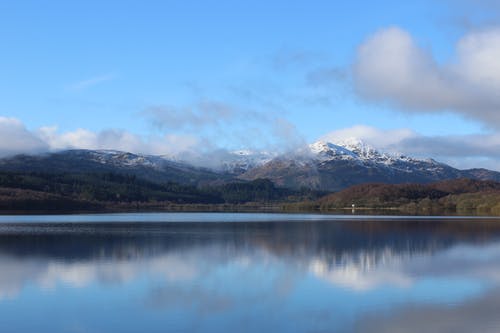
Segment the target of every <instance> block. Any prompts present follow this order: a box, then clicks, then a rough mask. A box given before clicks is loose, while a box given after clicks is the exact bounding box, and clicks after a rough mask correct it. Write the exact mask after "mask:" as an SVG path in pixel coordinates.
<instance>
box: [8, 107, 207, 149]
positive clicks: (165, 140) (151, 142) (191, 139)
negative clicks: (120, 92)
mask: <svg viewBox="0 0 500 333" xmlns="http://www.w3.org/2000/svg"><path fill="white" fill-rule="evenodd" d="M198 143H199V139H198V138H197V137H195V136H192V135H178V134H165V135H152V136H149V137H147V138H144V137H142V136H139V135H137V134H134V133H130V132H128V131H125V130H118V129H106V130H102V131H97V132H94V131H90V130H87V129H77V130H74V131H66V132H60V131H59V130H58V128H57V126H47V127H41V128H39V129H37V130H28V129H27V128H26V126H25V125H24V124H23V123H22V122H21V121H20V120H18V119H15V118H6V117H0V157H5V156H11V155H16V154H35V153H42V152H48V151H57V150H64V149H113V150H121V151H126V152H132V153H144V154H153V155H175V154H178V153H181V152H184V151H189V150H192V149H195V148H196V147H197V145H198Z"/></svg>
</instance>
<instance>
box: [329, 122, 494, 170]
mask: <svg viewBox="0 0 500 333" xmlns="http://www.w3.org/2000/svg"><path fill="white" fill-rule="evenodd" d="M351 138H358V139H361V140H363V141H365V142H366V143H368V144H370V145H372V146H374V147H375V148H378V149H380V150H382V151H386V152H391V153H403V154H405V155H408V156H412V157H420V158H428V157H432V158H435V159H437V160H438V161H440V162H445V163H450V164H451V165H452V166H455V167H458V168H472V167H485V168H492V169H496V170H499V169H500V134H499V133H481V134H469V135H446V136H444V135H443V136H424V135H421V134H419V133H417V132H415V131H413V130H411V129H408V128H401V129H390V130H383V129H379V128H375V127H371V126H366V125H356V126H353V127H350V128H344V129H340V130H337V131H333V132H330V133H328V134H326V135H324V136H323V137H322V138H321V139H322V140H326V141H331V142H338V141H342V140H345V139H351Z"/></svg>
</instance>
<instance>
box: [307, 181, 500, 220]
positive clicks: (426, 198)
mask: <svg viewBox="0 0 500 333" xmlns="http://www.w3.org/2000/svg"><path fill="white" fill-rule="evenodd" d="M311 205H312V206H315V207H316V208H317V209H321V210H332V209H345V208H349V209H351V208H352V205H354V208H356V209H388V208H391V209H397V210H402V211H405V212H410V213H429V212H437V213H439V212H452V213H453V212H458V213H460V212H463V213H486V214H500V182H494V181H482V180H473V179H455V180H447V181H441V182H435V183H431V184H396V185H393V184H362V185H355V186H352V187H349V188H347V189H345V190H343V191H340V192H337V193H333V194H329V195H327V196H325V197H322V198H320V199H319V200H317V201H315V202H314V203H311Z"/></svg>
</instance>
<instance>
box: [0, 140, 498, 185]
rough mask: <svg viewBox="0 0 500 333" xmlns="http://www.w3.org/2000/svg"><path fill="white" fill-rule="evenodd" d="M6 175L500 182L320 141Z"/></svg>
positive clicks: (48, 161) (34, 160)
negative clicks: (281, 148) (285, 148)
mask: <svg viewBox="0 0 500 333" xmlns="http://www.w3.org/2000/svg"><path fill="white" fill-rule="evenodd" d="M0 171H22V172H25V171H29V172H53V173H68V172H75V173H85V172H118V173H126V174H133V175H136V176H138V177H141V178H144V179H147V180H150V181H154V182H168V181H172V182H177V183H181V184H193V185H204V184H214V183H222V182H227V181H238V180H240V181H241V180H254V179H257V178H268V179H270V180H271V181H273V182H274V183H275V184H276V185H278V186H285V187H290V188H300V187H307V188H312V189H320V190H328V191H336V190H340V189H343V188H346V187H349V186H351V185H356V184H361V183H375V182H378V183H389V184H395V183H427V182H432V181H439V180H445V179H455V178H473V179H482V180H486V179H488V180H496V181H500V173H499V172H495V171H490V170H485V169H471V170H459V169H456V168H453V167H451V166H449V165H447V164H443V163H439V162H437V161H434V160H432V159H426V160H422V159H416V158H412V157H408V156H405V155H402V154H391V153H385V152H380V151H378V150H377V149H375V148H373V147H371V146H370V145H368V144H366V143H364V142H362V141H360V140H356V139H350V140H344V141H340V142H336V143H332V142H326V141H318V142H315V143H313V144H311V145H309V146H307V147H302V148H301V149H297V150H296V151H293V152H289V153H283V154H277V153H272V152H260V151H251V150H239V151H229V152H228V151H226V150H220V151H214V152H211V153H205V154H199V155H188V154H184V155H177V156H152V155H143V154H133V153H127V152H121V151H114V150H67V151H61V152H56V153H46V154H41V155H19V156H14V157H9V158H3V159H0Z"/></svg>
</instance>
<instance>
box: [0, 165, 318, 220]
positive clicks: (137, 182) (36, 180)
mask: <svg viewBox="0 0 500 333" xmlns="http://www.w3.org/2000/svg"><path fill="white" fill-rule="evenodd" d="M320 194H324V193H319V192H314V191H310V190H289V189H284V188H277V187H275V186H274V185H273V183H272V182H270V181H269V180H265V179H257V180H254V181H251V182H237V183H228V184H223V185H218V186H205V187H196V186H191V185H180V184H178V183H174V182H166V183H153V182H150V181H147V180H144V179H141V178H138V177H136V176H135V175H124V174H116V173H57V174H54V173H36V172H26V173H22V172H21V173H20V172H0V209H1V210H3V211H7V210H66V211H72V210H97V211H98V210H101V209H104V208H106V207H117V206H120V207H125V208H127V207H130V208H134V207H136V208H137V207H142V206H151V205H157V206H158V205H160V206H161V205H166V204H177V205H188V204H244V203H249V202H255V203H259V202H260V203H273V202H287V201H298V200H305V199H316V198H318V197H319V195H320Z"/></svg>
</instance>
